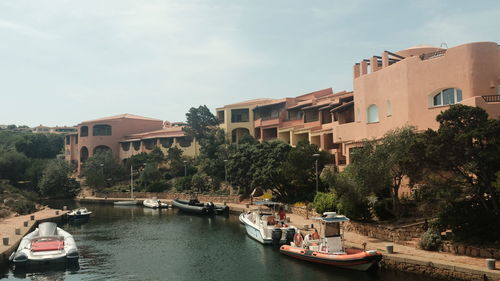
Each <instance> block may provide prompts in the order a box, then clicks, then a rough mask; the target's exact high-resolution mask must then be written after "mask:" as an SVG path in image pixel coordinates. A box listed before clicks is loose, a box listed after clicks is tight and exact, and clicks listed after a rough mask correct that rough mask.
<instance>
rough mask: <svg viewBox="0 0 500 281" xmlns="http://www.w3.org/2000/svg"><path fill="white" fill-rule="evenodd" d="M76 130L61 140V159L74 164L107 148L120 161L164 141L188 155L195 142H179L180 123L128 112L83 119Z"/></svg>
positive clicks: (194, 148) (180, 136)
mask: <svg viewBox="0 0 500 281" xmlns="http://www.w3.org/2000/svg"><path fill="white" fill-rule="evenodd" d="M77 129H78V132H77V133H73V134H68V135H67V136H66V139H65V151H66V153H65V158H66V160H68V161H71V162H73V163H75V164H76V165H77V169H78V172H80V170H81V167H82V164H83V163H84V162H85V160H87V159H88V158H89V157H91V156H93V155H94V154H95V153H96V152H97V151H99V150H111V151H112V152H113V154H114V155H115V156H116V157H117V158H119V159H121V160H123V159H126V158H128V157H130V156H132V155H135V154H138V153H140V152H148V151H150V150H152V149H153V147H154V146H158V147H160V148H162V149H163V150H165V149H166V147H167V146H166V145H165V144H166V143H169V142H172V143H173V144H174V145H176V146H179V147H180V148H181V149H182V150H183V151H184V153H185V155H188V156H194V155H196V153H197V149H198V148H197V146H196V142H195V141H187V140H186V141H183V140H184V139H185V138H184V133H183V131H182V124H178V123H174V124H171V123H169V122H163V121H162V120H159V119H153V118H147V117H142V116H137V115H132V114H122V115H116V116H111V117H105V118H100V119H96V120H91V121H84V122H82V123H80V124H78V126H77Z"/></svg>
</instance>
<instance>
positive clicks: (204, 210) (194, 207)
mask: <svg viewBox="0 0 500 281" xmlns="http://www.w3.org/2000/svg"><path fill="white" fill-rule="evenodd" d="M172 206H173V207H175V208H179V209H180V210H182V211H185V212H190V213H194V214H200V215H213V214H217V215H222V214H227V213H229V206H225V205H215V204H214V203H212V202H209V203H202V202H200V201H198V199H191V200H181V199H174V200H173V201H172Z"/></svg>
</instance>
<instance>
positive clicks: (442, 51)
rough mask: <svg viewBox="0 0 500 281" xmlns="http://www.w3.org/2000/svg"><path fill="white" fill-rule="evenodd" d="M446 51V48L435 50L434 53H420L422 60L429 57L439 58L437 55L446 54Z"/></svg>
mask: <svg viewBox="0 0 500 281" xmlns="http://www.w3.org/2000/svg"><path fill="white" fill-rule="evenodd" d="M445 53H446V49H444V50H438V51H435V52H432V53H427V54H422V55H420V59H421V60H428V59H432V58H437V57H441V56H444V54H445Z"/></svg>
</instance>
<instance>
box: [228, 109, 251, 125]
mask: <svg viewBox="0 0 500 281" xmlns="http://www.w3.org/2000/svg"><path fill="white" fill-rule="evenodd" d="M248 114H249V110H248V108H245V109H233V110H231V122H233V123H241V122H248V120H249V117H248Z"/></svg>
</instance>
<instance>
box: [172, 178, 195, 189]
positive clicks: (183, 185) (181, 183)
mask: <svg viewBox="0 0 500 281" xmlns="http://www.w3.org/2000/svg"><path fill="white" fill-rule="evenodd" d="M174 187H175V189H176V190H177V191H179V192H182V191H185V190H190V189H191V177H190V176H187V177H182V178H176V179H175V180H174Z"/></svg>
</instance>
